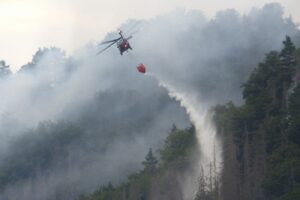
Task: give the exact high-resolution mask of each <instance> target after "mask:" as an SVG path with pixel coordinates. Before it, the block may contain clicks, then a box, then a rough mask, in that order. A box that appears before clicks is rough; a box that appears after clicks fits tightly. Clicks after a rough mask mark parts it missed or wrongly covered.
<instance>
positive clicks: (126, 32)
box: [124, 21, 141, 35]
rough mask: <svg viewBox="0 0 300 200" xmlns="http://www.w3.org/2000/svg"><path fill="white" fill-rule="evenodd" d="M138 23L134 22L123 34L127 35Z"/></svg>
mask: <svg viewBox="0 0 300 200" xmlns="http://www.w3.org/2000/svg"><path fill="white" fill-rule="evenodd" d="M139 23H141V22H140V21H137V22H135V23H134V24H133V25H132V26H131V27H130V28H129V29H128V30H126V31H125V32H124V34H125V35H126V34H128V32H129V31H131V30H132V29H134V28H135V27H136V26H137V25H138V24H139Z"/></svg>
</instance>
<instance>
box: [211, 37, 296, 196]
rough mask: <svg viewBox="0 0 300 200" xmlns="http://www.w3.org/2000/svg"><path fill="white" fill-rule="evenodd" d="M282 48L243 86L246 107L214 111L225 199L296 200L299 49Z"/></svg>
mask: <svg viewBox="0 0 300 200" xmlns="http://www.w3.org/2000/svg"><path fill="white" fill-rule="evenodd" d="M283 44H284V48H283V49H282V50H281V51H280V52H277V51H272V52H270V53H268V54H266V56H265V59H264V61H263V62H261V63H260V64H259V65H258V67H257V68H255V70H254V72H253V73H252V74H251V76H250V78H249V80H248V81H247V82H246V83H245V84H244V85H243V96H244V99H245V104H244V105H242V106H240V107H236V106H235V105H234V104H232V103H228V104H227V105H225V106H218V107H216V114H215V119H216V123H217V127H218V132H219V133H220V134H222V137H223V143H224V153H223V154H224V168H223V173H222V178H221V182H222V187H221V188H222V190H221V194H222V195H221V196H222V198H223V199H244V200H247V199H249V200H250V199H285V200H291V199H299V198H300V187H299V183H300V159H299V158H300V143H299V139H300V134H299V131H300V116H299V114H300V98H299V97H300V85H299V82H300V76H299V75H300V51H299V49H298V50H296V48H295V46H294V44H293V43H292V42H291V40H290V38H289V37H287V38H286V40H285V41H284V42H283Z"/></svg>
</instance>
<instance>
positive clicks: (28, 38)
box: [0, 0, 300, 69]
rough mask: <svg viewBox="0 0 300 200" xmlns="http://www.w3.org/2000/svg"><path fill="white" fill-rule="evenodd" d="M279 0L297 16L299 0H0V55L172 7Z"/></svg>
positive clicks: (90, 36) (97, 35) (14, 58)
mask: <svg viewBox="0 0 300 200" xmlns="http://www.w3.org/2000/svg"><path fill="white" fill-rule="evenodd" d="M269 2H279V3H281V4H282V5H283V6H284V8H285V11H286V13H285V14H286V15H287V16H289V15H292V17H293V19H294V21H296V22H300V12H299V8H300V1H299V0H277V1H272V0H256V1H253V0H240V1H237V0H210V1H204V0H163V1H162V0H151V1H142V0H107V1H104V0H0V33H1V37H0V60H1V59H4V60H5V61H6V62H7V63H8V64H9V65H11V66H12V68H13V69H17V68H18V67H20V65H22V64H25V63H27V62H28V61H30V60H31V57H32V55H33V54H34V53H35V51H36V50H37V49H38V47H49V46H57V47H61V48H63V49H64V50H66V51H67V53H72V51H73V50H74V49H76V48H78V47H80V46H82V45H84V44H85V43H87V42H89V41H98V40H101V39H102V38H103V36H104V35H105V34H106V32H108V31H113V30H116V29H117V28H118V26H119V25H120V24H121V23H122V22H124V21H125V20H126V19H128V18H135V19H149V18H151V17H154V16H156V15H161V14H165V13H167V12H169V11H172V10H174V9H176V8H186V9H198V10H202V11H203V12H204V14H206V15H207V16H209V17H213V16H214V14H215V13H216V11H218V10H222V9H226V8H235V9H237V10H239V11H240V12H242V13H247V12H249V10H250V9H251V8H252V7H253V6H255V7H262V6H263V5H264V4H265V3H269Z"/></svg>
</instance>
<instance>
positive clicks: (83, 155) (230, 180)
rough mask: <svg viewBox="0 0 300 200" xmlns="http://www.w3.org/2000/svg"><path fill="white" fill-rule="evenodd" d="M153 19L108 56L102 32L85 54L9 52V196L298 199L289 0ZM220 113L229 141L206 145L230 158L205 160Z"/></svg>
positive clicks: (5, 148) (0, 89)
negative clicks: (18, 62)
mask: <svg viewBox="0 0 300 200" xmlns="http://www.w3.org/2000/svg"><path fill="white" fill-rule="evenodd" d="M135 23H136V20H128V21H127V22H126V23H125V24H123V25H122V29H126V27H130V26H132V25H133V24H135ZM139 23H140V25H141V30H140V32H139V33H137V34H136V35H134V38H133V39H132V40H130V42H131V45H132V47H133V50H132V51H130V52H128V53H126V54H124V55H123V56H120V55H119V52H118V49H117V48H115V49H113V48H111V49H110V50H109V51H106V52H104V53H103V54H101V55H99V56H96V53H97V52H98V51H99V48H100V47H99V46H98V42H100V41H97V42H96V43H89V44H86V45H85V46H83V47H81V48H79V49H78V50H76V51H75V52H73V53H72V55H67V54H66V53H65V52H64V51H63V50H62V49H60V48H57V47H48V48H40V49H38V50H37V51H36V53H35V54H34V55H33V57H32V60H30V61H29V62H28V63H27V64H24V65H23V66H21V67H20V70H19V71H17V72H15V73H11V70H10V67H9V64H8V63H7V62H5V61H0V95H1V96H0V97H1V101H0V199H1V200H2V199H3V200H52V199H55V200H72V199H75V200H77V199H79V198H82V199H89V200H90V199H92V200H95V199H101V200H103V199H109V200H110V199H123V200H129V199H133V200H135V199H136V200H140V199H144V200H145V199H149V200H150V199H155V200H156V199H162V200H164V199H165V200H167V199H172V200H177V199H178V200H182V199H184V200H190V199H191V197H194V198H196V200H205V199H233V200H234V199H246V200H247V199H264V198H269V199H272V198H273V199H276V198H281V197H283V198H287V199H288V198H292V199H293V198H294V197H293V195H297V191H298V189H297V188H299V186H298V185H297V184H298V182H299V177H298V176H299V169H298V168H297V167H298V166H299V163H298V162H299V159H298V158H297V156H298V157H299V155H298V154H299V151H298V146H299V141H298V140H299V138H298V132H297V131H298V129H299V120H298V119H299V112H298V111H299V110H297V109H299V108H298V105H299V104H298V102H299V100H298V99H299V95H298V93H299V92H298V91H299V86H298V83H299V80H300V79H299V76H300V75H299V50H298V51H297V50H296V47H295V46H297V47H299V45H300V31H299V28H298V27H297V24H296V23H294V22H293V20H292V18H286V17H285V16H284V10H283V7H282V6H281V5H279V4H277V3H271V4H266V5H265V6H263V7H262V8H257V9H252V10H251V11H250V12H249V13H247V14H240V13H238V12H237V11H236V10H234V9H227V10H223V11H220V12H218V13H216V15H215V17H213V18H212V19H208V18H206V17H205V16H204V14H203V13H202V12H201V11H198V10H188V11H187V10H180V9H179V10H176V11H173V12H171V13H169V14H165V15H162V16H157V17H155V18H152V19H149V20H145V21H140V22H139ZM123 26H124V27H123ZM286 35H289V36H290V38H289V37H287V38H286V40H285V42H284V48H283V49H282V50H281V48H282V44H281V41H282V40H284V38H285V36H286ZM113 37H114V35H113V34H108V35H107V36H106V38H105V39H108V40H109V39H112V38H113ZM292 41H293V42H294V43H295V46H294V45H293V43H292ZM269 51H271V52H270V53H268V54H267V55H266V57H265V60H263V61H262V59H263V57H264V54H265V53H266V52H269ZM297 59H298V60H297ZM260 61H261V63H260V64H259V66H258V67H256V66H257V63H258V62H260ZM141 62H142V63H144V64H145V66H146V67H147V73H146V74H145V75H141V74H139V73H137V72H136V65H138V64H139V63H141ZM297 62H298V64H297ZM253 70H254V72H253ZM251 74H252V75H251ZM241 85H243V86H242V87H241ZM166 86H171V87H170V88H171V90H170V88H168V87H166ZM242 91H243V92H242ZM176 92H178V93H176ZM176 95H177V96H176ZM180 97H184V98H180ZM242 97H244V98H242ZM184 100H185V101H184ZM189 100H191V101H189ZM228 101H232V103H228V104H226V105H223V104H225V103H227V102H228ZM217 104H220V106H217V107H215V106H216V105H217ZM213 108H215V109H213ZM203 110H205V111H207V112H202V111H203ZM211 111H212V112H211ZM213 111H215V115H214V122H215V124H216V127H217V132H218V134H217V135H218V136H219V137H220V141H221V143H222V144H223V145H218V144H219V143H213V142H212V143H209V142H208V143H204V145H203V146H206V147H207V146H209V147H211V148H210V149H209V150H213V149H217V148H218V149H224V150H223V156H224V162H223V161H222V160H221V159H220V160H221V161H220V160H219V161H220V163H218V162H219V161H217V160H215V157H214V156H211V157H210V158H209V159H208V160H209V161H210V163H209V165H208V166H204V164H203V163H200V162H199V161H200V160H201V159H202V158H204V156H203V154H204V153H203V152H201V148H200V145H199V144H200V143H201V142H203V140H202V141H201V139H200V138H201V137H199V135H200V134H201V133H216V130H215V127H214V126H206V124H205V122H210V124H212V123H211V122H212V120H211V116H212V115H213V114H212V113H213ZM191 113H192V114H191ZM193 114H194V117H193V116H192V115H193ZM206 114H207V116H206ZM204 115H205V116H204ZM204 118H205V120H203V119H204ZM206 118H207V119H206ZM199 120H200V121H201V120H202V124H201V123H200V125H203V127H200V126H199V124H198V123H197V122H198V121H199ZM173 124H175V126H174V127H173V128H172V129H171V131H170V128H171V127H172V125H173ZM191 124H192V125H191ZM197 125H198V126H197ZM215 135H216V134H215ZM207 136H208V137H210V135H209V134H208V135H207ZM149 148H151V150H149ZM204 148H205V147H203V148H202V150H203V149H204ZM207 152H210V153H211V151H207ZM144 158H145V160H143V159H144ZM211 161H212V162H211ZM220 164H222V166H223V167H224V169H223V171H221V169H220V168H221V167H220V168H219V167H218V166H219V165H220ZM204 168H205V169H209V170H208V171H206V172H205V173H204ZM221 172H223V173H221ZM97 189H98V190H97ZM95 191H96V192H95Z"/></svg>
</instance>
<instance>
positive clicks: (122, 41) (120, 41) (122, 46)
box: [97, 30, 137, 55]
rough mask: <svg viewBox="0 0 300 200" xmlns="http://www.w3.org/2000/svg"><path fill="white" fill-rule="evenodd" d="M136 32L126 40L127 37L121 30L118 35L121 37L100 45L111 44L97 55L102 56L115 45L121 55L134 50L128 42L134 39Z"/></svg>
mask: <svg viewBox="0 0 300 200" xmlns="http://www.w3.org/2000/svg"><path fill="white" fill-rule="evenodd" d="M136 32H137V31H136ZM136 32H133V33H132V34H131V35H130V36H129V37H127V38H126V37H124V35H123V32H122V30H119V32H118V34H119V35H120V37H118V38H116V39H114V40H108V41H104V42H101V43H100V44H99V45H104V44H109V45H108V46H107V47H105V48H104V49H102V50H101V51H99V52H98V53H97V55H99V54H101V53H102V52H104V51H105V50H106V49H108V48H109V47H111V46H112V45H114V44H117V47H118V49H119V51H120V54H121V55H123V53H124V52H125V51H128V49H130V50H132V48H131V46H130V44H129V42H128V40H130V39H131V38H132V37H133V36H132V35H133V34H134V33H136Z"/></svg>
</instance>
